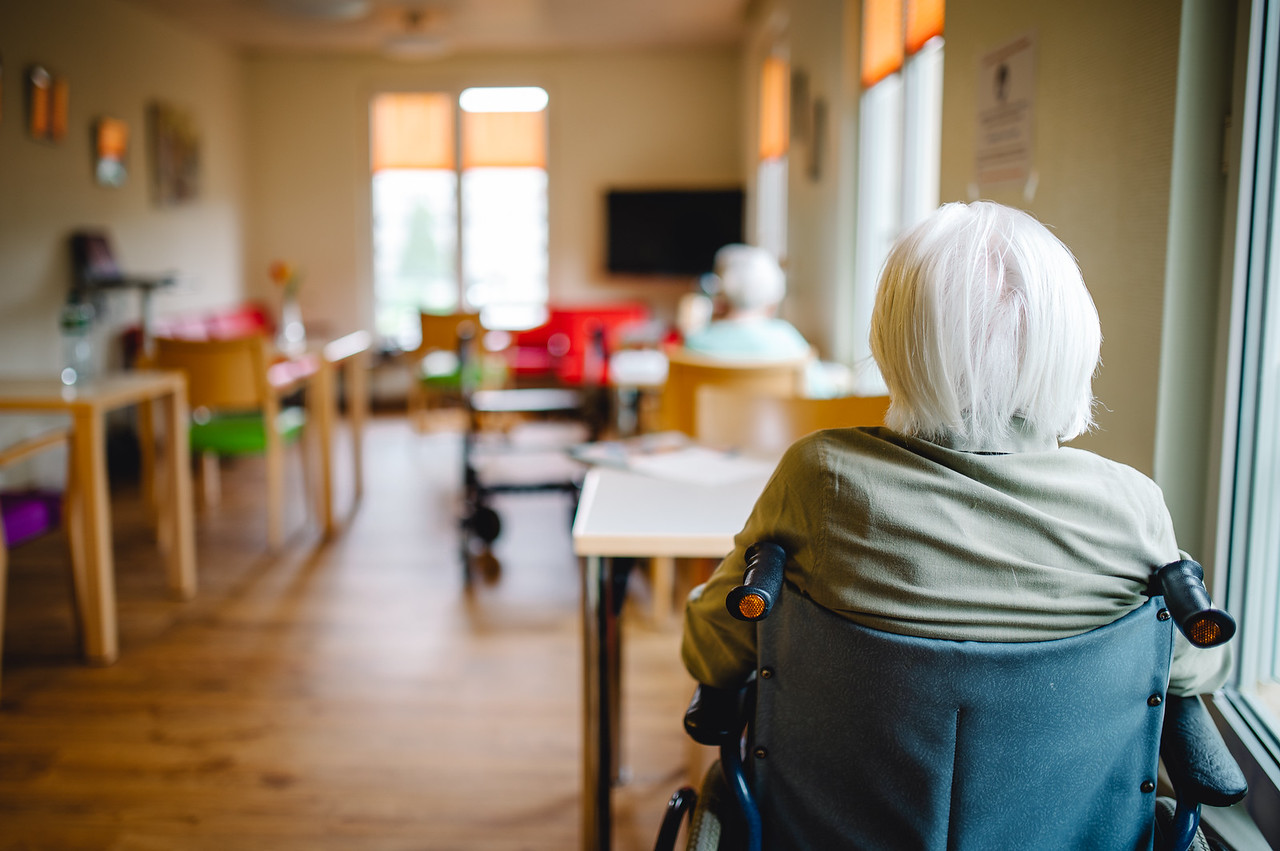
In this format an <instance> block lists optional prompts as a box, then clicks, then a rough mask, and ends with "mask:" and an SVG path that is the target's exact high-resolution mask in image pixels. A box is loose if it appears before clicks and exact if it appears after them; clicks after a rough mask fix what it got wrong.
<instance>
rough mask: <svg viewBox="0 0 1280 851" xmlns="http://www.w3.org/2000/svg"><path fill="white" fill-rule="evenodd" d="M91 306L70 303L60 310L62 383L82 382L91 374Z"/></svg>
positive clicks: (92, 311)
mask: <svg viewBox="0 0 1280 851" xmlns="http://www.w3.org/2000/svg"><path fill="white" fill-rule="evenodd" d="M93 317H94V310H93V305H91V304H87V303H85V302H70V303H68V304H67V306H66V307H64V308H62V316H61V326H62V372H61V377H62V383H63V384H66V385H72V384H75V383H76V382H78V381H83V380H85V379H86V378H89V377H91V376H92V374H93V338H92V336H91V332H92V330H93Z"/></svg>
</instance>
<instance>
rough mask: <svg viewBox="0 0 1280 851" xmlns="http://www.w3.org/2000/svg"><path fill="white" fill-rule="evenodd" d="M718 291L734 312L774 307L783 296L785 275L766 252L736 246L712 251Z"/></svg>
mask: <svg viewBox="0 0 1280 851" xmlns="http://www.w3.org/2000/svg"><path fill="white" fill-rule="evenodd" d="M715 263H716V275H717V276H718V277H719V278H720V286H721V292H723V293H724V297H725V299H727V300H728V302H729V304H730V306H732V307H733V308H734V309H737V310H757V309H759V308H765V307H775V306H777V305H778V303H779V302H781V301H782V299H783V297H784V296H785V295H786V294H787V276H786V274H785V273H784V272H783V271H782V267H781V266H779V265H778V261H777V260H775V259H774V257H773V255H772V254H770V253H769V252H768V251H767V250H766V249H764V248H759V247H757V246H754V245H740V244H737V243H734V244H731V245H726V246H724V247H723V248H721V249H720V250H719V251H717V252H716V261H715Z"/></svg>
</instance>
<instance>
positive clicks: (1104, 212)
mask: <svg viewBox="0 0 1280 851" xmlns="http://www.w3.org/2000/svg"><path fill="white" fill-rule="evenodd" d="M1180 13H1181V3H1180V2H1178V0H1146V2H1133V3H1110V2H1106V0H1082V2H1079V3H1070V4H1064V3H1057V2H1052V0H981V2H974V3H955V4H951V5H950V6H949V8H948V9H947V23H946V60H945V71H944V74H945V78H944V88H943V102H944V106H943V116H942V120H943V125H942V138H943V159H942V198H943V200H968V199H969V198H971V197H973V196H974V195H981V196H982V197H986V198H990V199H991V200H995V201H1000V202H1003V203H1007V204H1012V205H1015V206H1021V207H1024V208H1025V209H1027V210H1029V211H1030V212H1031V213H1033V214H1034V215H1035V216H1037V217H1038V218H1039V219H1040V220H1041V221H1043V222H1045V223H1046V224H1048V225H1050V226H1051V227H1052V228H1053V230H1054V231H1055V232H1056V233H1057V235H1058V236H1059V237H1060V238H1061V239H1062V240H1063V241H1064V242H1065V243H1066V244H1067V245H1068V246H1069V247H1070V248H1071V250H1072V251H1073V252H1074V253H1075V255H1076V258H1077V259H1078V260H1079V262H1080V266H1081V269H1082V270H1083V272H1084V278H1085V282H1086V283H1087V284H1088V286H1089V289H1090V292H1091V293H1092V294H1093V298H1094V302H1095V303H1096V304H1097V306H1098V312H1099V314H1100V315H1101V318H1102V332H1103V338H1104V340H1103V347H1102V360H1103V367H1102V369H1101V370H1100V372H1099V373H1098V375H1097V378H1096V379H1095V381H1094V390H1095V392H1096V393H1097V396H1098V398H1099V400H1100V402H1101V406H1100V407H1099V410H1098V423H1099V430H1098V431H1097V432H1096V433H1094V434H1091V435H1089V436H1087V437H1084V438H1081V439H1080V440H1079V441H1078V444H1079V445H1080V446H1083V447H1086V448H1089V449H1092V450H1094V451H1097V452H1099V453H1101V454H1103V455H1107V456H1109V457H1111V458H1115V459H1117V460H1119V461H1123V462H1125V463H1128V464H1131V465H1133V466H1135V467H1137V468H1139V469H1140V470H1142V471H1144V472H1146V473H1148V474H1150V473H1151V472H1152V469H1153V464H1154V453H1155V449H1154V442H1155V427H1156V410H1157V404H1156V403H1157V387H1158V386H1159V377H1160V341H1161V325H1162V321H1163V307H1164V281H1165V253H1166V248H1167V245H1166V243H1167V237H1166V233H1167V228H1168V225H1169V212H1170V208H1169V203H1170V200H1169V199H1170V173H1171V168H1172V149H1173V115H1174V100H1175V88H1176V82H1177V58H1178V33H1179V26H1178V22H1179V18H1180ZM1027 32H1031V33H1034V35H1035V39H1036V57H1035V59H1036V66H1035V75H1036V85H1035V97H1036V101H1035V124H1034V131H1033V132H1034V165H1035V169H1036V176H1037V180H1036V182H1035V186H1034V192H1033V193H1029V192H1026V191H1025V189H1026V188H1025V187H1022V186H1015V187H1009V186H982V187H978V188H977V190H976V192H975V190H974V188H973V187H971V185H970V184H971V183H972V181H973V179H974V167H973V158H974V148H975V138H976V132H977V130H976V115H975V102H976V96H977V67H978V61H979V59H980V57H981V56H983V55H984V54H985V53H986V52H988V51H990V50H991V49H993V48H995V47H998V46H1000V45H1002V44H1004V43H1005V42H1007V41H1009V40H1012V39H1013V38H1014V37H1016V36H1019V35H1021V34H1023V33H1027Z"/></svg>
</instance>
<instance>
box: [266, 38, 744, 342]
mask: <svg viewBox="0 0 1280 851" xmlns="http://www.w3.org/2000/svg"><path fill="white" fill-rule="evenodd" d="M738 67H739V66H738V58H737V51H736V50H735V49H728V48H721V49H699V50H672V51H656V52H621V53H588V54H574V55H552V56H542V57H524V58H521V57H514V58H512V57H488V58H467V59H456V60H450V59H443V60H438V61H432V62H426V63H420V64H406V63H400V62H390V61H382V60H376V59H322V58H292V57H263V58H254V59H250V60H248V61H247V80H248V92H249V94H248V99H247V102H248V126H249V128H250V130H249V149H250V151H251V154H250V163H251V168H252V179H251V190H250V203H249V209H250V216H249V221H250V226H251V235H250V238H249V246H250V248H249V252H248V265H247V267H246V270H245V273H246V277H247V279H248V281H249V286H250V288H251V290H253V291H254V292H257V293H260V294H263V295H265V296H267V297H270V293H269V292H268V290H269V284H268V283H267V281H266V275H265V269H266V267H267V264H268V263H270V261H271V260H272V259H274V258H276V257H283V258H286V259H289V260H291V261H293V262H295V263H297V264H298V265H299V266H300V267H302V268H303V269H304V270H306V282H305V284H304V286H303V289H302V293H301V299H302V303H303V309H304V311H305V312H306V314H307V316H308V318H309V319H314V320H318V321H321V322H324V323H327V324H330V325H333V326H338V327H349V326H350V325H351V324H353V323H356V322H358V324H360V325H363V326H365V327H368V326H369V325H370V324H371V318H370V307H371V304H372V295H371V292H372V282H371V266H372V260H371V254H370V251H371V249H370V234H369V226H368V221H369V203H370V202H369V171H368V140H367V133H368V119H367V115H368V103H369V98H370V97H371V95H373V94H374V93H376V92H378V91H386V90H414V89H421V90H433V89H441V90H458V89H461V88H463V87H465V86H468V85H538V86H542V87H544V88H545V89H547V91H548V93H549V95H550V104H549V121H550V148H549V162H548V172H549V180H550V189H549V195H550V197H549V220H550V222H549V224H550V287H551V297H552V299H554V300H558V301H564V302H584V301H600V300H614V299H622V298H639V299H645V300H648V301H650V302H651V303H652V304H653V305H654V307H655V309H656V310H658V311H659V312H661V313H664V314H667V315H670V313H671V312H672V309H673V305H674V302H675V300H676V299H677V298H678V297H679V295H680V294H681V293H682V292H684V291H686V290H687V289H688V288H689V286H690V284H691V281H690V280H688V279H683V280H673V281H662V280H653V281H651V280H644V281H640V280H630V281H628V280H620V279H613V278H610V277H609V276H608V275H606V273H605V272H604V258H603V246H604V231H603V224H604V222H603V216H604V194H603V193H604V191H605V190H606V189H608V188H610V187H614V186H630V187H644V186H706V185H731V184H740V183H741V182H742V179H741V153H740V151H741V139H740V135H739V133H738V129H739V127H740V126H741V119H740V115H739V109H740V105H739V97H738V80H737V72H738Z"/></svg>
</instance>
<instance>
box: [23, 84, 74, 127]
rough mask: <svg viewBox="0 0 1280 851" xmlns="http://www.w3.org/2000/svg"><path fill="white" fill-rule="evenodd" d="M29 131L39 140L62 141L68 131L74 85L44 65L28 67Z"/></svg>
mask: <svg viewBox="0 0 1280 851" xmlns="http://www.w3.org/2000/svg"><path fill="white" fill-rule="evenodd" d="M26 83H27V85H26V89H27V134H28V135H29V136H31V138H32V139H35V140H36V141H39V142H61V141H62V140H63V139H64V138H65V137H66V135H67V111H68V108H69V102H70V99H71V94H70V92H71V87H70V85H69V84H68V83H67V80H66V78H64V77H56V76H54V75H53V74H51V73H49V69H48V68H45V67H44V66H43V65H32V66H31V67H30V68H28V69H27V81H26Z"/></svg>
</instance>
